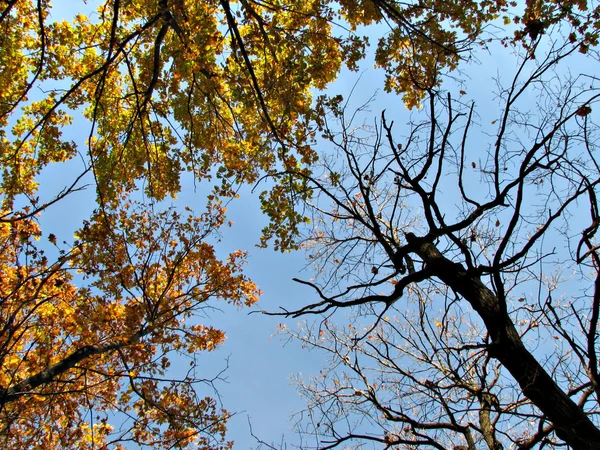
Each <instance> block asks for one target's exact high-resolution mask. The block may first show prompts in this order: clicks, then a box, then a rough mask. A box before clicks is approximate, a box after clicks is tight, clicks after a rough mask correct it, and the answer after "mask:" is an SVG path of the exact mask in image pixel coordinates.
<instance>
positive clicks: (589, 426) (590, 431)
mask: <svg viewBox="0 0 600 450" xmlns="http://www.w3.org/2000/svg"><path fill="white" fill-rule="evenodd" d="M407 240H408V248H407V250H408V251H410V252H414V253H416V254H418V255H419V256H420V257H421V259H422V260H423V261H424V263H425V264H426V265H427V267H428V269H429V270H431V271H432V273H434V274H435V276H436V277H437V278H439V279H440V280H441V281H443V282H444V283H445V284H447V285H448V286H449V287H450V288H452V289H453V290H454V291H455V292H457V293H458V294H460V295H461V296H462V297H463V298H464V299H465V300H467V301H468V302H469V303H470V304H471V306H472V307H473V309H474V310H475V311H477V313H478V314H479V316H480V317H481V319H482V320H483V322H484V324H485V326H486V328H487V330H488V333H489V336H490V339H491V344H490V348H489V354H490V356H491V357H493V358H496V359H498V360H499V361H500V362H501V363H502V364H503V365H504V367H506V369H507V370H508V371H509V372H510V374H511V375H512V376H513V377H514V378H515V380H516V381H517V382H518V383H519V386H520V387H521V389H522V390H523V394H524V395H525V396H526V397H527V398H528V399H529V400H531V402H532V403H533V404H534V405H535V406H537V407H538V408H539V409H540V410H541V411H542V412H543V413H544V414H545V415H546V417H547V418H548V420H550V421H551V422H552V423H553V425H554V427H555V431H556V434H557V436H558V437H559V438H561V439H563V440H564V441H565V442H566V443H567V444H569V445H570V446H571V447H572V448H573V449H576V450H597V449H600V430H599V429H598V428H597V427H596V426H595V425H594V424H593V423H592V421H591V420H590V419H589V417H588V416H587V415H586V414H585V413H584V412H583V410H582V409H581V408H580V407H579V406H577V404H576V403H575V402H574V401H573V400H571V398H570V397H569V396H568V395H567V394H566V393H565V392H564V391H563V390H562V389H560V387H559V386H558V385H557V384H556V382H555V381H554V380H553V379H552V377H551V376H550V375H549V374H548V373H547V372H546V371H545V370H544V368H543V367H542V366H541V365H540V363H539V362H538V361H537V360H536V359H535V357H534V356H533V355H532V354H531V353H530V352H529V351H528V350H527V349H526V348H525V346H524V345H523V342H522V340H521V337H520V336H519V333H518V332H517V330H516V329H515V326H514V324H513V322H512V321H511V319H510V317H509V316H508V313H507V312H506V310H505V308H503V307H502V306H501V304H500V301H499V300H498V298H497V297H496V296H495V295H494V293H493V292H492V291H491V290H490V289H489V288H488V287H487V286H486V285H485V284H484V283H483V282H482V281H481V279H480V277H479V275H478V274H477V273H475V272H471V271H467V270H465V268H464V267H463V266H462V265H461V264H457V263H454V262H452V261H450V260H449V259H448V258H446V257H445V256H443V255H442V254H441V253H440V252H439V250H438V249H437V248H436V247H435V245H434V244H432V243H431V242H429V241H428V240H427V239H425V238H418V237H416V236H415V235H414V234H412V233H409V234H408V235H407Z"/></svg>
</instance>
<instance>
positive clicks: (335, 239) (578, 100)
mask: <svg viewBox="0 0 600 450" xmlns="http://www.w3.org/2000/svg"><path fill="white" fill-rule="evenodd" d="M536 38H537V36H536ZM572 40H573V39H571V41H572ZM571 41H570V40H569V39H568V38H567V39H564V41H561V42H563V43H559V41H556V40H555V41H554V43H552V44H548V45H547V47H545V48H542V45H541V44H540V45H538V44H535V45H533V46H532V47H531V48H527V49H526V50H525V51H523V52H519V54H518V55H517V56H516V57H515V58H516V59H515V61H516V63H515V67H514V68H512V69H509V70H510V72H511V73H512V74H513V75H512V78H511V79H510V80H509V81H508V83H507V82H506V81H505V80H501V79H499V78H498V79H496V89H495V92H496V97H495V99H496V101H497V103H498V109H497V110H496V111H495V112H494V111H490V110H489V106H488V107H487V108H488V109H487V110H486V111H482V110H480V109H478V106H477V104H476V103H475V102H472V101H467V100H464V99H465V98H467V97H468V95H465V93H464V92H461V93H460V96H459V95H458V94H459V93H458V90H459V88H456V91H457V92H453V91H451V90H448V91H445V92H444V91H441V90H437V89H429V90H427V91H426V93H427V97H426V103H425V104H424V105H423V109H422V110H421V111H420V112H416V113H414V114H413V115H412V116H411V117H412V118H411V120H410V122H409V123H408V124H407V125H406V127H403V126H398V125H396V124H394V122H393V121H391V120H389V119H388V118H387V117H388V116H386V114H385V113H383V114H382V115H381V117H380V118H379V119H377V120H375V121H374V122H373V125H368V126H367V125H365V124H364V123H361V122H360V120H361V118H362V117H364V114H363V113H364V109H366V108H362V109H360V108H359V110H358V111H356V112H355V113H353V114H351V115H349V114H348V113H347V108H346V107H345V106H346V105H345V104H343V103H342V101H341V100H340V98H333V99H332V98H329V99H326V98H322V99H321V101H320V107H321V108H322V110H321V117H322V120H321V122H320V124H319V125H320V131H321V133H322V134H323V136H324V137H325V138H326V139H327V140H329V141H331V144H332V147H333V148H334V150H333V151H331V152H329V153H328V154H325V155H323V157H322V159H321V164H322V172H321V173H320V174H319V175H314V176H307V175H304V174H300V173H297V174H296V175H297V176H298V177H299V178H301V179H302V180H304V181H305V182H306V185H308V186H309V188H310V189H312V190H313V191H314V197H313V201H312V203H307V204H305V206H306V207H307V208H308V210H309V211H310V214H312V217H311V221H312V222H311V223H312V228H311V229H310V230H309V232H308V235H307V238H306V241H305V242H304V246H305V248H307V249H308V251H309V258H310V259H311V260H312V261H313V262H314V268H315V277H314V278H312V279H311V280H310V281H302V280H297V281H299V282H300V283H302V284H304V285H308V286H311V287H312V288H314V290H315V292H316V293H317V294H318V296H319V299H318V301H315V302H314V303H310V304H307V305H306V306H305V307H303V308H301V309H299V310H295V311H288V310H284V311H283V312H282V313H280V314H284V315H288V316H294V317H298V316H304V315H310V314H317V315H318V317H319V320H318V321H317V322H316V323H315V324H314V325H307V326H306V328H305V329H302V330H300V331H298V332H296V331H292V332H291V334H292V335H294V336H295V337H296V338H297V339H300V340H301V341H302V342H303V343H304V344H306V345H309V346H312V347H318V348H321V349H324V350H325V351H327V352H329V354H330V355H331V366H330V367H329V368H328V369H327V370H324V371H323V372H322V373H321V374H320V375H319V376H318V377H316V378H313V379H311V380H308V381H307V380H302V379H301V380H299V383H300V390H301V392H302V393H303V394H304V395H306V397H307V398H308V401H309V402H308V408H307V410H306V411H303V412H302V413H300V416H299V421H298V427H299V429H300V430H301V431H303V433H304V436H306V437H307V438H308V437H309V436H312V437H314V439H315V441H314V442H315V445H316V446H317V447H318V448H338V447H339V448H342V447H343V448H347V447H346V446H354V448H366V447H365V445H366V443H367V442H373V443H381V444H383V448H406V449H412V448H417V447H420V446H422V447H425V448H439V449H469V450H475V449H479V448H486V447H487V448H489V449H491V450H496V449H508V448H519V449H530V448H559V447H560V448H564V447H565V445H567V446H570V447H571V448H574V449H597V448H600V429H599V428H598V425H599V423H600V421H599V418H598V412H599V408H598V402H599V401H600V396H599V394H600V387H599V386H600V372H599V370H598V355H597V352H598V342H597V341H598V330H597V328H598V317H599V315H600V270H599V269H600V253H599V252H598V249H599V248H600V247H599V246H598V245H597V243H596V241H595V238H594V236H595V233H596V230H597V228H598V225H599V224H600V221H599V220H600V219H599V216H598V202H597V191H598V184H599V183H600V166H599V162H598V157H597V151H598V149H597V148H596V147H597V142H598V137H599V135H598V128H597V125H596V124H595V123H594V120H593V119H594V117H595V112H593V111H592V109H593V108H594V104H595V103H596V102H597V101H598V99H599V96H600V90H599V85H598V80H597V79H596V77H594V76H593V75H592V74H591V73H585V72H583V71H581V73H577V72H576V70H577V67H582V66H581V65H579V66H578V64H579V63H580V62H581V59H584V60H585V61H586V64H589V63H590V61H596V62H597V58H596V55H592V56H591V57H589V55H588V56H585V57H584V56H581V50H582V48H581V46H580V45H579V44H578V43H577V42H571ZM537 42H538V43H539V42H542V41H541V40H538V41H537ZM544 42H546V41H544ZM544 45H546V44H544ZM586 50H587V49H586ZM513 56H514V55H513ZM585 67H589V66H585ZM565 68H569V70H565ZM478 81H479V82H481V80H478ZM490 114H491V115H493V121H492V123H491V125H490V123H489V121H488V119H487V118H488V116H489V115H490ZM339 309H344V310H345V311H346V312H349V313H350V314H349V315H347V316H346V318H345V319H344V322H342V323H341V322H340V320H339V318H338V316H334V315H333V314H334V312H335V311H336V310H339ZM311 445H312V444H309V443H308V442H307V446H311ZM373 445H376V446H377V447H376V448H380V447H379V444H373Z"/></svg>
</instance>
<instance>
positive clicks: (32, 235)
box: [0, 0, 361, 448]
mask: <svg viewBox="0 0 600 450" xmlns="http://www.w3.org/2000/svg"><path fill="white" fill-rule="evenodd" d="M85 3H86V2H82V4H78V5H74V4H73V3H72V2H68V6H67V8H68V11H69V13H70V11H73V10H75V12H80V11H78V10H79V9H80V8H81V9H83V8H84V4H85ZM284 3H285V2H284ZM290 4H291V5H293V7H292V8H290V7H288V6H289V5H285V4H281V5H280V6H277V7H275V8H272V7H270V6H268V5H266V6H265V5H262V4H260V3H254V2H246V1H242V2H241V3H234V2H229V1H226V0H223V1H206V2H195V1H176V0H172V1H165V0H161V1H153V2H149V1H134V0H112V1H106V2H99V5H98V8H97V10H96V11H95V12H94V11H91V12H90V14H88V15H85V14H83V13H79V14H73V17H72V18H66V19H65V20H61V19H60V17H55V16H54V15H60V13H59V12H57V10H55V9H52V8H51V6H50V3H49V2H48V1H47V0H36V1H32V0H11V1H6V2H2V5H1V6H0V27H1V32H0V67H1V68H2V69H1V70H0V84H1V85H2V90H1V92H0V149H1V150H0V155H1V157H0V158H1V159H0V163H1V166H2V167H1V170H2V181H1V183H0V198H1V202H2V206H1V210H2V211H1V213H0V245H1V246H2V252H1V254H0V277H1V280H2V281H1V285H0V289H1V294H0V299H1V300H0V362H1V364H0V366H1V367H2V369H1V370H0V405H1V407H0V440H1V445H2V446H3V447H5V448H32V447H36V448H37V447H39V446H43V447H47V448H73V447H80V448H102V447H103V446H109V445H110V446H112V447H115V448H121V447H122V444H121V443H127V442H132V443H135V444H138V445H148V446H152V448H163V447H164V448H174V447H175V448H184V447H192V446H196V447H198V448H230V447H231V445H232V443H230V442H227V441H226V440H225V438H224V432H225V424H226V420H227V418H228V416H229V413H227V412H226V411H225V410H222V409H221V407H220V406H219V405H218V403H217V402H216V401H215V400H214V399H212V398H209V397H204V396H203V395H202V394H201V391H200V390H197V389H196V388H197V387H198V385H199V384H201V383H208V384H210V383H211V379H206V378H205V375H203V373H202V372H203V371H201V370H200V367H201V366H202V365H201V364H199V363H198V362H197V355H196V353H197V352H199V351H203V350H205V351H209V350H211V349H213V348H215V347H216V346H217V345H219V344H220V343H221V342H222V341H223V338H224V334H223V332H221V331H219V330H216V329H213V328H212V327H211V326H208V325H206V326H205V325H202V324H201V323H200V322H199V314H200V313H201V312H202V310H203V309H204V308H205V307H206V305H207V302H208V301H209V300H211V299H221V300H224V301H227V302H231V303H234V304H236V305H238V306H244V305H246V306H249V305H252V304H253V303H254V302H255V301H256V300H257V296H258V294H259V291H258V288H257V287H256V286H255V285H254V283H253V282H252V281H251V280H249V279H248V278H247V277H246V276H245V275H243V273H242V272H241V269H242V266H243V264H244V253H243V252H241V251H237V252H234V253H232V254H231V255H229V256H225V257H224V259H220V258H219V257H217V250H216V249H215V247H214V244H215V243H216V242H218V239H219V235H218V230H219V228H220V227H221V226H222V225H223V224H224V223H226V217H225V212H226V208H225V205H226V202H227V201H228V199H230V198H232V197H235V196H236V192H237V190H238V188H239V186H240V185H242V184H248V183H254V182H256V180H257V179H258V178H259V176H261V175H264V174H266V173H270V172H271V171H273V170H275V168H276V167H278V166H279V167H296V166H304V165H308V164H310V163H311V162H312V160H313V159H314V154H313V152H312V150H311V149H310V147H309V146H308V145H307V138H308V130H307V125H306V122H307V120H308V117H309V113H310V108H309V106H310V104H311V89H312V88H314V87H324V86H325V85H326V84H327V83H328V82H329V81H331V80H333V79H334V78H335V76H336V73H337V71H338V70H339V68H340V65H341V64H342V62H344V61H346V62H348V63H349V64H352V61H353V60H354V59H356V58H357V57H359V56H360V54H361V42H360V41H353V40H352V39H350V37H349V38H347V39H346V38H335V39H334V38H333V37H332V35H331V24H330V21H329V20H328V19H329V16H328V14H331V12H330V9H329V8H328V7H327V6H326V4H321V3H319V2H304V3H303V4H302V5H296V4H295V2H290ZM63 6H64V5H63ZM64 9H65V8H63V10H64ZM328 11H329V12H328ZM67 19H68V20H67ZM342 44H343V45H345V47H344V46H342ZM82 130H83V133H82ZM56 165H62V166H63V167H64V169H62V176H64V177H65V179H67V181H65V183H66V185H65V187H64V189H61V188H60V187H59V188H58V189H56V190H55V192H52V189H53V188H52V187H51V183H48V182H47V181H46V182H42V184H41V185H40V183H41V181H40V180H43V179H44V178H43V175H44V173H47V171H48V170H50V169H51V167H50V166H56ZM67 177H68V178H70V180H69V179H68V178H67ZM45 180H47V178H46V179H45ZM192 182H195V183H198V185H199V186H200V187H201V189H202V191H203V195H204V196H205V198H204V199H203V200H201V201H200V202H199V203H200V205H202V204H203V203H204V202H206V207H205V209H204V210H203V209H202V206H199V207H196V208H194V209H195V210H194V209H192V208H186V210H183V209H182V210H176V209H174V207H171V206H170V205H169V202H170V198H174V197H175V196H176V195H177V193H178V192H179V191H180V190H181V186H182V184H183V183H188V184H189V183H192ZM86 190H87V192H88V193H89V194H88V195H86V196H81V195H80V194H81V192H82V191H86ZM274 192H275V194H276V195H279V196H281V195H283V193H282V190H281V189H279V190H278V191H275V190H274ZM264 195H265V202H266V201H268V197H269V193H268V192H266V193H265V194H264ZM82 199H84V200H83V202H85V203H84V204H81V205H77V204H76V203H75V202H77V201H80V202H81V201H82ZM65 202H71V203H70V204H71V205H72V208H73V209H78V210H83V212H85V211H86V210H87V212H88V213H89V216H87V217H86V218H85V220H84V221H83V222H81V223H73V224H68V223H65V224H64V225H63V226H61V227H58V228H57V229H48V227H44V219H45V217H47V216H49V215H51V214H52V211H53V208H54V207H55V206H56V205H58V204H62V203H65ZM78 212H81V211H78ZM290 214H291V213H290ZM65 222H66V220H65ZM73 232H75V237H74V238H73V237H71V233H73ZM175 358H179V361H180V362H179V364H181V360H182V358H183V361H184V364H187V362H189V364H190V367H189V370H188V371H187V372H186V373H183V374H182V373H180V372H181V370H180V369H179V370H177V371H175V370H173V369H172V368H171V369H170V368H169V366H170V365H171V362H172V361H173V359H175ZM177 372H179V373H177Z"/></svg>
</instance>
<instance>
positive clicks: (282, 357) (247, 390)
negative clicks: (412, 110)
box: [40, 1, 514, 449]
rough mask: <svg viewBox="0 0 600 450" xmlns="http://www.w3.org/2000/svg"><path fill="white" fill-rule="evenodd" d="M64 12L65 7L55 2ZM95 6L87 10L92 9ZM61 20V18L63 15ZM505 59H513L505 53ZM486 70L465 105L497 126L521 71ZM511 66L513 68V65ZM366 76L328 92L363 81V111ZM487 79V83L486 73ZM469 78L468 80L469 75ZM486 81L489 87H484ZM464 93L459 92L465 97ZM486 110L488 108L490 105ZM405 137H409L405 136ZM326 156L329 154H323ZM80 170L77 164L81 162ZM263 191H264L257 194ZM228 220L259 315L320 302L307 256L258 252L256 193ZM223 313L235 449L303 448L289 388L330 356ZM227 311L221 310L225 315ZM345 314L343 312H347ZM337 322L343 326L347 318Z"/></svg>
mask: <svg viewBox="0 0 600 450" xmlns="http://www.w3.org/2000/svg"><path fill="white" fill-rule="evenodd" d="M55 4H56V6H57V7H60V6H61V5H62V6H64V5H65V4H66V3H65V2H59V1H57V2H55ZM93 4H94V2H90V3H89V4H88V7H91V6H93ZM55 11H56V13H55V14H56V15H59V14H61V11H62V10H61V9H57V10H55ZM502 55H506V53H505V52H503V53H502ZM479 59H480V64H479V65H475V66H470V68H469V77H468V78H470V80H468V81H467V83H466V86H467V87H466V88H465V90H466V91H467V94H466V97H465V98H470V99H482V98H483V99H485V100H482V101H479V102H478V104H479V106H480V108H479V109H478V112H479V114H480V116H479V118H478V120H480V122H481V123H483V124H486V123H490V122H491V121H493V120H494V119H496V118H497V117H496V116H497V114H498V113H499V111H498V110H497V109H496V108H495V103H494V102H493V92H492V90H491V89H490V88H491V85H490V74H494V73H495V72H496V71H497V70H502V71H508V72H510V70H511V68H514V62H513V60H512V59H510V58H508V57H506V56H498V55H497V54H496V53H494V54H493V55H491V54H488V53H483V52H482V53H480V55H479ZM511 65H512V66H511ZM362 67H363V69H362V72H361V73H350V72H347V71H345V72H343V74H342V75H341V77H340V79H339V80H338V81H337V82H336V83H334V84H333V85H332V86H331V87H330V89H329V92H331V93H341V94H344V95H347V94H349V93H350V91H351V90H352V88H353V86H354V84H355V83H356V82H357V81H358V85H357V89H355V90H354V94H353V97H352V99H351V105H350V106H349V110H350V111H352V108H353V106H354V107H357V106H359V105H361V104H363V103H364V102H365V101H366V100H367V99H368V98H369V97H371V95H373V93H374V92H375V89H376V88H377V87H382V86H383V74H382V72H381V71H376V70H374V69H373V68H372V67H371V63H370V62H368V61H367V62H365V63H364V64H363V66H362ZM484 73H485V74H486V77H485V78H484V76H483V74H484ZM465 77H466V75H465ZM481 80H485V81H481ZM459 89H460V88H459V87H458V86H456V88H455V89H454V91H453V95H455V96H458V91H459ZM486 105H487V107H484V108H482V107H481V106H486ZM371 109H372V117H379V115H380V113H381V110H383V109H386V110H387V112H388V117H390V118H395V119H396V129H398V130H399V131H401V130H402V127H403V126H404V123H406V122H407V120H408V116H409V113H408V112H407V111H406V110H405V108H404V105H403V104H402V102H401V100H400V98H399V97H395V96H393V95H386V94H384V93H383V92H380V93H379V94H378V96H377V99H376V101H375V102H374V103H373V106H372V108H371ZM83 130H84V131H83V133H84V135H83V136H77V135H75V136H74V138H76V139H78V140H83V139H85V137H86V135H85V133H86V132H87V128H83ZM404 131H406V130H404ZM320 149H321V150H326V147H321V148H320ZM75 164H76V162H75ZM68 173H69V170H68V167H66V166H60V167H59V166H56V167H51V168H49V169H48V170H46V171H45V172H44V173H43V175H42V177H41V179H40V180H41V182H42V186H43V187H44V189H45V191H44V193H43V195H44V196H47V197H51V193H52V192H56V191H58V190H60V189H61V188H62V187H63V186H64V185H65V184H67V183H68V182H67V181H65V177H67V176H68ZM260 190H262V189H261V188H260V187H259V188H258V189H257V191H260ZM204 203H205V198H204V197H203V193H202V192H201V191H200V190H199V191H194V188H193V184H192V183H191V182H190V183H187V184H184V186H183V191H182V193H181V195H180V196H179V198H178V200H177V201H176V202H175V201H174V204H176V205H190V206H192V207H193V205H194V204H197V205H204ZM93 207H94V204H93V193H92V192H91V191H88V192H84V193H76V194H73V195H72V196H71V198H70V199H69V201H67V202H59V203H58V204H57V205H56V206H54V207H52V208H51V209H50V210H49V211H48V212H46V213H45V214H44V216H43V218H42V229H46V227H47V229H48V230H53V229H55V228H56V227H60V228H62V229H63V230H64V231H65V233H68V232H69V230H70V229H71V230H74V229H76V228H78V227H79V226H80V224H81V221H82V220H83V219H85V218H87V217H89V213H90V212H91V210H92V209H93ZM228 210H229V218H230V220H232V221H233V222H234V225H233V226H232V227H231V228H224V229H223V230H222V232H223V236H222V241H221V243H220V244H219V251H220V252H221V254H222V255H225V254H227V253H229V252H230V251H234V250H237V249H245V250H248V251H249V257H248V265H247V266H246V273H247V274H248V275H249V276H250V277H251V278H252V279H253V280H254V281H255V282H256V283H257V284H258V285H259V287H260V288H261V289H262V291H263V296H262V298H261V300H260V302H259V304H258V305H257V307H256V308H255V309H264V310H269V311H275V310H277V309H278V308H279V307H280V306H285V307H286V308H288V309H293V308H294V307H298V306H300V305H303V304H306V303H309V302H311V301H313V300H314V299H315V295H314V293H313V292H312V291H311V290H310V289H309V288H307V287H304V286H301V285H299V284H297V283H295V282H293V281H292V278H293V277H299V278H305V279H306V278H310V276H311V274H310V273H309V272H302V270H303V268H304V266H305V264H306V261H305V259H304V255H303V254H302V253H301V252H297V253H292V254H281V253H278V252H273V251H272V250H270V249H259V248H256V247H255V244H256V243H257V242H258V240H259V237H260V231H261V228H262V227H263V226H264V225H265V223H266V219H265V218H264V217H263V216H262V215H261V214H260V208H259V203H258V200H257V194H255V193H251V192H250V189H244V190H243V191H242V194H241V198H240V199H238V200H234V201H232V202H231V203H230V205H229V206H228ZM212 306H214V307H216V308H218V309H216V310H214V311H212V312H210V313H209V317H208V318H207V320H206V323H207V324H212V325H214V326H216V327H217V328H220V329H223V330H224V331H225V332H226V334H227V340H226V342H225V344H224V345H222V346H221V347H220V348H219V349H217V350H216V351H214V352H213V353H210V354H205V355H202V357H201V359H200V361H201V363H204V365H205V367H206V376H211V375H215V374H217V373H218V372H219V371H220V370H221V369H222V368H224V367H225V365H226V364H228V366H229V368H228V370H227V371H226V372H225V373H224V374H223V377H224V378H225V379H226V380H225V381H223V382H219V383H217V385H216V387H217V389H218V392H219V394H220V398H221V400H222V402H223V406H224V407H225V408H226V409H228V410H229V411H231V412H234V413H236V415H235V416H234V417H233V418H232V419H231V420H230V422H229V427H228V428H229V435H228V436H229V438H230V439H232V440H234V441H235V442H236V445H235V447H234V448H236V449H249V448H253V447H256V446H257V443H256V441H255V439H254V438H252V437H251V436H250V432H249V426H248V419H250V421H251V424H252V427H253V431H254V433H255V434H256V435H257V436H258V437H259V438H260V439H263V440H265V441H267V442H273V443H274V444H278V443H279V442H280V441H281V439H282V437H283V439H284V441H285V442H287V443H288V444H293V443H297V437H296V436H295V435H294V433H293V432H292V430H291V429H292V425H293V422H291V421H290V420H289V419H290V416H291V414H292V412H293V411H298V410H301V409H302V408H303V407H304V401H303V400H302V399H301V398H300V397H299V396H298V395H297V394H296V389H295V387H294V386H293V384H291V382H290V377H291V376H292V375H298V374H303V375H307V376H308V375H311V374H316V373H318V371H319V369H320V368H321V367H323V366H324V365H325V364H326V361H325V357H326V355H325V354H323V353H320V352H316V351H308V350H307V349H302V348H300V346H299V345H298V344H297V343H296V342H288V343H287V344H286V345H284V343H285V341H282V338H281V337H279V336H274V337H273V334H274V333H275V332H276V326H277V324H278V323H280V322H281V323H285V324H286V325H287V326H288V327H295V326H296V323H297V322H298V320H297V319H284V318H281V317H270V316H264V315H261V314H249V310H248V309H237V308H234V307H231V306H229V305H226V304H218V303H213V305H212ZM219 309H220V310H219ZM342 314H343V313H342ZM342 314H340V315H338V317H339V318H340V319H341V320H343V315H342Z"/></svg>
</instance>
